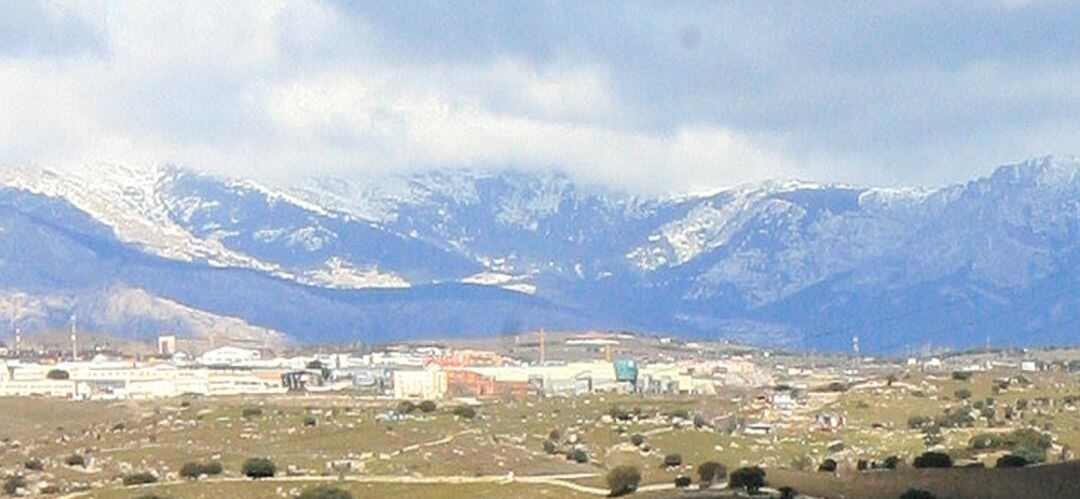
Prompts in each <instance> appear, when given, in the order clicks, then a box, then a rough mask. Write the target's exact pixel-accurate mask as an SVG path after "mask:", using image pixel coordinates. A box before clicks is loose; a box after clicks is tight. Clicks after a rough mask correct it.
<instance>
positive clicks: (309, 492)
mask: <svg viewBox="0 0 1080 499" xmlns="http://www.w3.org/2000/svg"><path fill="white" fill-rule="evenodd" d="M352 497H353V496H352V494H350V493H349V492H348V491H347V490H343V489H340V488H338V487H336V486H334V485H316V486H314V487H311V488H307V489H304V491H303V492H301V493H300V495H299V496H298V497H297V499H352Z"/></svg>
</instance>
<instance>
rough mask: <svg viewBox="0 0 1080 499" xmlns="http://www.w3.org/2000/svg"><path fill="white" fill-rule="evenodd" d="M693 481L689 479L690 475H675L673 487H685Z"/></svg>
mask: <svg viewBox="0 0 1080 499" xmlns="http://www.w3.org/2000/svg"><path fill="white" fill-rule="evenodd" d="M693 482H694V481H693V480H691V479H690V477H688V476H686V475H679V476H677V477H675V488H677V489H685V488H687V487H689V486H690V484H691V483H693Z"/></svg>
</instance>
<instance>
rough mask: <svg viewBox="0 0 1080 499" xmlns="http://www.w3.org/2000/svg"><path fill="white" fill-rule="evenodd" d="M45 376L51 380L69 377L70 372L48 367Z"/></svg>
mask: <svg viewBox="0 0 1080 499" xmlns="http://www.w3.org/2000/svg"><path fill="white" fill-rule="evenodd" d="M45 377H46V378H48V379H52V380H63V379H71V374H69V373H68V372H67V371H65V370H63V369H50V370H49V372H48V373H46V374H45Z"/></svg>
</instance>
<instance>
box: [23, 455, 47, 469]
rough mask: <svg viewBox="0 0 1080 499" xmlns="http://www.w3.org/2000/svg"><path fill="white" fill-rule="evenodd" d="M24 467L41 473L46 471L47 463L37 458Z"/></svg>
mask: <svg viewBox="0 0 1080 499" xmlns="http://www.w3.org/2000/svg"><path fill="white" fill-rule="evenodd" d="M23 467H24V468H26V469H28V470H30V471H41V470H43V469H45V463H43V462H41V460H40V459H38V458H36V457H32V458H30V459H27V460H26V462H24V463H23Z"/></svg>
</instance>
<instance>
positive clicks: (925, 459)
mask: <svg viewBox="0 0 1080 499" xmlns="http://www.w3.org/2000/svg"><path fill="white" fill-rule="evenodd" d="M912 465H913V466H915V467H916V468H952V465H953V462H952V458H951V457H949V455H948V454H945V453H944V452H924V453H923V454H922V455H921V456H919V457H916V458H915V462H914V463H912Z"/></svg>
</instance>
